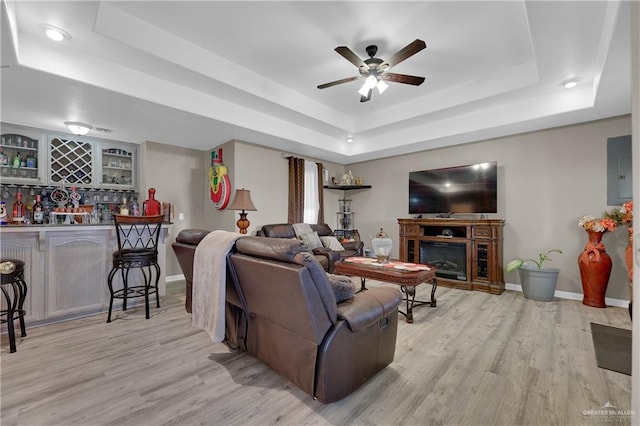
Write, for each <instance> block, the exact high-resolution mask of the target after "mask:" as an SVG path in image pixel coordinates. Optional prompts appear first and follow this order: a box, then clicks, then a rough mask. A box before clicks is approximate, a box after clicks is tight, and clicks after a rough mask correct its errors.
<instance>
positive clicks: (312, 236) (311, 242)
mask: <svg viewBox="0 0 640 426" xmlns="http://www.w3.org/2000/svg"><path fill="white" fill-rule="evenodd" d="M300 239H301V240H302V242H303V243H304V245H305V246H307V247H309V248H310V249H311V250H313V249H316V248H318V247H322V241H320V237H318V233H317V232H310V233H308V234H302V235H300Z"/></svg>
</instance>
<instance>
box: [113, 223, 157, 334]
mask: <svg viewBox="0 0 640 426" xmlns="http://www.w3.org/2000/svg"><path fill="white" fill-rule="evenodd" d="M163 218H164V216H163V215H156V216H123V215H114V216H113V220H114V222H115V226H116V236H117V239H118V250H117V251H116V252H114V253H113V267H112V269H111V272H109V276H108V278H107V284H108V286H109V293H110V294H111V299H110V301H109V315H108V316H107V322H111V311H112V309H113V301H114V299H122V310H123V311H126V310H127V300H128V299H134V298H137V297H144V305H145V317H146V319H149V294H153V293H155V294H156V307H158V308H159V307H160V294H159V292H158V281H159V280H160V265H159V264H158V239H159V237H160V226H161V225H162V220H163ZM131 269H140V271H141V275H142V280H143V283H142V284H138V285H129V271H130V270H131ZM118 271H120V275H121V277H122V288H120V289H115V290H114V288H113V278H114V277H115V275H116V274H117V273H118ZM154 272H155V278H154V276H153V275H154Z"/></svg>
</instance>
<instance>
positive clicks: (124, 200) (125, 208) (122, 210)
mask: <svg viewBox="0 0 640 426" xmlns="http://www.w3.org/2000/svg"><path fill="white" fill-rule="evenodd" d="M120 214H121V215H123V216H128V215H129V205H128V204H127V197H122V204H120Z"/></svg>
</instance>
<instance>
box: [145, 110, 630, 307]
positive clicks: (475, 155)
mask: <svg viewBox="0 0 640 426" xmlns="http://www.w3.org/2000/svg"><path fill="white" fill-rule="evenodd" d="M630 133H631V120H630V117H629V116H625V117H619V118H613V119H608V120H601V121H596V122H591V123H586V124H580V125H575V126H567V127H561V128H555V129H548V130H544V131H539V132H532V133H526V134H521V135H516V136H511V137H505V138H500V139H494V140H486V141H480V142H476V143H471V144H466V145H461V146H456V147H451V148H443V149H437V150H431V151H424V152H419V153H414V154H408V155H403V156H398V157H392V158H387V159H382V160H375V161H368V162H364V163H358V164H351V165H348V166H347V167H346V169H351V170H352V172H353V175H354V176H359V177H362V179H363V181H364V183H365V184H369V185H372V188H371V189H369V190H358V191H353V192H349V193H347V196H348V198H350V199H352V200H353V202H352V208H353V211H354V212H355V223H356V228H358V230H359V231H360V235H361V236H362V238H363V240H364V241H365V244H366V246H367V247H370V240H369V238H368V236H369V235H374V234H375V232H376V231H377V230H378V228H379V227H381V226H382V227H384V228H385V230H386V231H387V232H388V233H389V235H390V236H391V237H392V238H393V240H394V250H393V253H392V255H393V256H397V255H398V224H397V218H402V217H409V214H408V207H407V206H408V173H409V171H412V170H424V169H430V168H438V167H448V166H456V165H463V164H471V163H476V162H483V161H497V162H498V167H499V169H498V185H499V188H498V214H495V215H490V216H491V217H496V218H504V219H505V220H506V226H505V233H504V236H505V237H504V253H505V262H506V261H508V260H510V259H512V258H514V257H535V256H537V253H538V252H540V251H546V250H547V249H549V248H560V249H561V250H562V251H563V252H564V255H562V256H554V258H553V263H552V264H551V265H552V266H555V267H559V268H560V269H561V273H560V277H559V280H558V290H562V291H569V292H573V293H581V292H582V287H581V284H580V274H579V271H578V266H577V257H578V255H579V254H580V252H581V251H582V249H583V248H584V245H585V243H586V240H587V239H586V233H585V232H584V231H583V230H581V229H580V228H579V227H578V225H577V221H578V219H579V218H580V217H581V216H582V215H584V214H594V215H600V214H602V212H603V211H605V210H608V209H609V208H610V207H609V206H607V204H606V141H607V138H608V137H612V136H621V135H627V134H630ZM145 147H146V150H145V155H146V156H147V159H146V161H145V162H143V163H142V164H145V163H146V164H147V167H146V169H145V170H144V171H143V173H144V174H145V175H146V176H148V178H145V179H146V180H141V186H140V188H141V192H142V193H141V198H143V197H142V195H143V194H144V193H145V191H146V188H147V187H148V186H155V187H156V189H158V193H157V198H158V199H159V200H160V201H169V202H172V203H174V205H175V207H176V212H181V211H182V212H184V213H185V220H184V221H179V220H178V216H177V214H176V217H175V218H174V220H175V223H174V225H173V232H172V235H171V237H172V238H175V235H176V234H177V232H179V230H180V229H184V228H187V227H196V228H205V229H225V230H228V231H237V228H236V225H235V222H236V221H237V219H238V217H239V216H238V213H237V212H235V211H232V210H223V211H218V210H215V209H213V207H212V206H211V203H210V202H209V201H208V180H207V179H208V178H207V169H208V167H209V163H210V152H203V151H194V150H188V149H183V148H177V147H170V146H166V145H159V144H152V143H146V144H145ZM212 149H213V148H212ZM223 151H224V156H223V160H224V164H225V165H226V166H227V167H228V168H229V177H230V180H231V185H232V190H233V192H232V194H233V193H235V189H236V188H243V187H244V188H246V189H249V190H251V197H252V199H253V202H254V204H255V206H256V208H257V209H258V210H257V211H255V212H249V214H248V219H249V221H250V222H251V225H250V227H249V233H250V234H255V231H256V229H258V228H259V227H261V226H262V225H264V224H268V223H282V222H286V221H287V193H288V184H287V180H288V174H287V161H286V160H285V159H284V158H283V156H282V151H280V150H273V149H269V148H265V147H261V146H257V145H254V144H251V143H247V142H242V141H230V142H229V143H226V144H224V145H223ZM325 166H326V167H327V168H328V169H329V170H330V171H331V174H332V175H335V174H337V173H341V172H343V171H344V170H345V167H343V166H341V165H337V164H331V163H327V164H325ZM151 177H152V178H151ZM185 189H186V190H185ZM342 196H343V193H342V192H341V191H333V190H325V191H324V197H325V221H326V222H327V223H328V224H329V225H331V226H332V227H333V228H335V227H336V215H335V212H336V211H337V209H338V199H339V198H341V197H342ZM232 199H233V195H232ZM603 241H604V244H605V245H606V247H607V252H608V253H609V254H610V255H611V257H612V259H613V271H612V275H611V279H610V282H609V288H608V290H607V297H612V298H616V299H624V300H628V298H629V294H628V286H627V284H626V280H625V276H626V270H625V266H624V265H625V264H624V248H625V247H626V241H627V240H626V229H619V230H618V231H616V232H615V233H607V234H605V236H604V239H603ZM167 258H168V261H167V262H168V264H167V275H176V274H180V273H181V271H180V269H179V267H178V265H177V262H176V261H175V258H174V256H173V253H172V252H170V253H169V255H168V256H167ZM505 281H507V282H508V283H518V282H519V279H518V276H517V273H511V274H507V275H506V276H505Z"/></svg>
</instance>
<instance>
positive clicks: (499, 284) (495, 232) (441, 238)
mask: <svg viewBox="0 0 640 426" xmlns="http://www.w3.org/2000/svg"><path fill="white" fill-rule="evenodd" d="M398 224H399V225H400V260H401V261H403V262H413V263H428V264H431V265H433V266H435V267H436V271H437V272H436V276H437V277H438V284H439V285H442V286H445V287H455V288H460V289H465V290H479V291H485V292H488V293H493V294H500V293H502V292H503V291H504V275H503V265H502V231H503V228H504V220H503V219H449V218H446V219H440V218H433V219H398Z"/></svg>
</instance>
